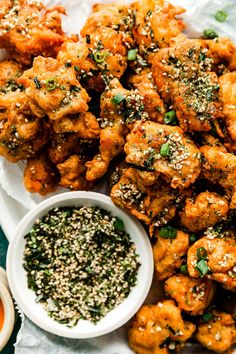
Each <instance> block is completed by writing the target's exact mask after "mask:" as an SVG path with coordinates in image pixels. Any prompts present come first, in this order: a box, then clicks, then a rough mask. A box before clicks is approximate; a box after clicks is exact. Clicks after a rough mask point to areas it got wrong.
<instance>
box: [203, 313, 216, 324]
mask: <svg viewBox="0 0 236 354" xmlns="http://www.w3.org/2000/svg"><path fill="white" fill-rule="evenodd" d="M213 318H214V316H213V314H212V313H211V312H206V313H204V314H203V315H202V320H203V321H204V322H208V321H210V320H212V319H213Z"/></svg>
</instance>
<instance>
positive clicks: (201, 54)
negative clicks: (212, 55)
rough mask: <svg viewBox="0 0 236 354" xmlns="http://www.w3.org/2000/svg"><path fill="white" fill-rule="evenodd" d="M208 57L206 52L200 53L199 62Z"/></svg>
mask: <svg viewBox="0 0 236 354" xmlns="http://www.w3.org/2000/svg"><path fill="white" fill-rule="evenodd" d="M205 59H206V54H205V53H200V54H199V62H201V61H204V60H205Z"/></svg>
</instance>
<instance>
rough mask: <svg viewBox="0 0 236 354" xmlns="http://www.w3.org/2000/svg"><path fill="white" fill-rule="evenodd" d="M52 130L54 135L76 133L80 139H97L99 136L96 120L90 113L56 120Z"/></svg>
mask: <svg viewBox="0 0 236 354" xmlns="http://www.w3.org/2000/svg"><path fill="white" fill-rule="evenodd" d="M53 129H54V130H55V132H56V133H77V134H78V136H79V137H80V138H81V139H97V138H99V136H100V127H99V124H98V121H97V118H96V117H95V116H94V115H93V114H92V113H90V112H85V113H80V114H78V115H74V116H67V117H64V118H62V119H60V120H56V121H55V122H54V123H53Z"/></svg>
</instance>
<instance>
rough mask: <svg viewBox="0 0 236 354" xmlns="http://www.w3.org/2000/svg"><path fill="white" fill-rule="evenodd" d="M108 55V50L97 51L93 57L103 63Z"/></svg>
mask: <svg viewBox="0 0 236 354" xmlns="http://www.w3.org/2000/svg"><path fill="white" fill-rule="evenodd" d="M106 56H107V53H106V52H96V53H94V55H93V58H94V60H95V61H96V62H97V63H102V62H104V59H105V58H106Z"/></svg>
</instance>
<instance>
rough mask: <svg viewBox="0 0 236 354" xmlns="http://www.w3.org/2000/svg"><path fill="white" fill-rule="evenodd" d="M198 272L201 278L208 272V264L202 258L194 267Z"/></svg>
mask: <svg viewBox="0 0 236 354" xmlns="http://www.w3.org/2000/svg"><path fill="white" fill-rule="evenodd" d="M195 268H196V269H197V270H198V272H199V274H200V277H201V278H203V277H204V276H205V275H206V274H207V273H208V272H209V268H208V265H207V264H206V262H205V261H204V259H201V260H200V261H199V262H198V263H197V265H196V267H195Z"/></svg>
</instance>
